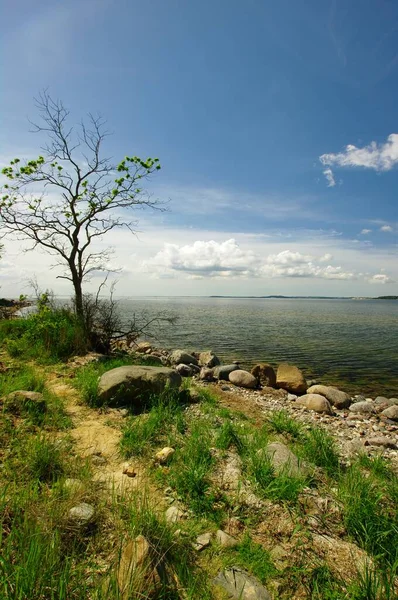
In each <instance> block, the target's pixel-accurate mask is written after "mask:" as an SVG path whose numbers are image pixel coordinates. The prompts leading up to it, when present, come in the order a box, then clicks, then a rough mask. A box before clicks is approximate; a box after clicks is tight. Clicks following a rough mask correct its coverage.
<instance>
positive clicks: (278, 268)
mask: <svg viewBox="0 0 398 600" xmlns="http://www.w3.org/2000/svg"><path fill="white" fill-rule="evenodd" d="M332 261H333V256H332V255H331V254H323V255H320V256H316V255H313V254H303V253H301V252H294V251H292V250H282V251H280V252H278V253H276V254H269V255H268V256H266V257H261V256H260V255H258V254H256V253H255V252H253V251H252V250H243V249H242V248H240V246H239V245H238V244H237V242H236V240H235V239H233V238H231V239H228V240H225V241H223V242H216V241H214V240H211V241H207V242H206V241H195V242H193V243H192V244H186V245H184V246H179V245H177V244H169V243H166V244H164V246H163V248H162V250H160V251H159V252H158V253H157V254H156V255H155V256H153V257H152V258H150V259H149V260H146V261H144V262H143V269H144V270H145V271H146V272H150V273H151V274H152V275H153V276H154V277H157V278H173V277H177V276H178V275H179V274H184V275H185V276H186V277H188V278H190V279H204V278H216V277H218V278H221V277H223V278H238V277H239V278H311V279H328V280H356V279H362V280H366V281H369V282H371V283H391V282H392V279H391V278H390V277H388V276H387V275H378V274H375V275H373V274H369V273H367V274H363V273H356V272H354V271H352V270H347V269H344V268H343V267H342V266H341V265H336V264H333V262H332Z"/></svg>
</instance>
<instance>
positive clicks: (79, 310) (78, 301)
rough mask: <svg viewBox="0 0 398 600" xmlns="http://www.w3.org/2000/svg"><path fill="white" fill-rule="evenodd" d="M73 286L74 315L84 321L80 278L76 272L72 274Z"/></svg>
mask: <svg viewBox="0 0 398 600" xmlns="http://www.w3.org/2000/svg"><path fill="white" fill-rule="evenodd" d="M72 277H73V287H74V290H75V311H76V316H77V317H78V318H79V319H80V320H81V322H82V323H84V309H83V289H82V282H81V279H80V278H79V276H78V275H77V274H74V273H73V274H72Z"/></svg>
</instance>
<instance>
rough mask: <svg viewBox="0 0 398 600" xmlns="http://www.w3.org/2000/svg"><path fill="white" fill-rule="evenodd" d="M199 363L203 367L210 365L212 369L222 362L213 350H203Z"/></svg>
mask: <svg viewBox="0 0 398 600" xmlns="http://www.w3.org/2000/svg"><path fill="white" fill-rule="evenodd" d="M199 364H200V366H201V367H208V368H209V369H211V368H212V367H216V366H217V365H219V364H220V360H219V358H218V357H217V356H216V355H215V354H214V353H213V352H212V351H211V350H208V351H207V352H201V353H200V354H199Z"/></svg>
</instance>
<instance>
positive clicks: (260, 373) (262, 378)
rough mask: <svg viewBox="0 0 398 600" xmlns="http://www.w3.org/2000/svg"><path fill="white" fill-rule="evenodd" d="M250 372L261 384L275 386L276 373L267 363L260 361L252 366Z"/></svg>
mask: <svg viewBox="0 0 398 600" xmlns="http://www.w3.org/2000/svg"><path fill="white" fill-rule="evenodd" d="M251 374H252V375H254V377H256V378H257V379H258V380H259V382H260V383H261V385H262V386H265V387H272V388H273V387H275V386H276V374H275V371H274V369H273V367H272V366H271V365H269V364H268V363H260V364H258V365H256V366H255V367H253V368H252V370H251Z"/></svg>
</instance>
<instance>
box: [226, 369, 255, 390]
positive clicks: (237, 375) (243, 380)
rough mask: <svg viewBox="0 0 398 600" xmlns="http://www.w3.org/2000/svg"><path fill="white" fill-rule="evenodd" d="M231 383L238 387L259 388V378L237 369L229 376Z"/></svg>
mask: <svg viewBox="0 0 398 600" xmlns="http://www.w3.org/2000/svg"><path fill="white" fill-rule="evenodd" d="M229 381H230V382H231V383H233V384H234V385H237V386H238V387H244V388H249V389H254V388H256V387H257V378H256V377H254V375H252V374H251V373H249V372H248V371H242V370H241V369H237V370H236V371H232V373H230V374H229Z"/></svg>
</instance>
